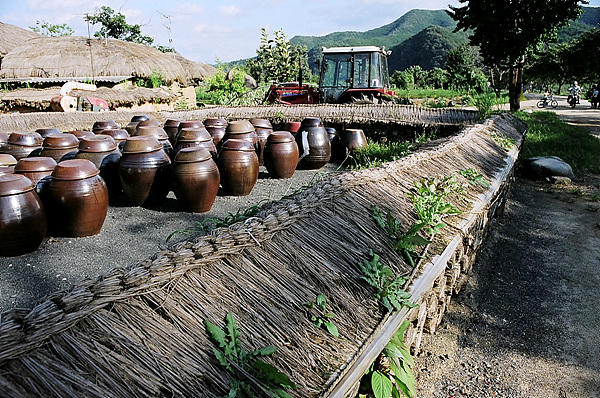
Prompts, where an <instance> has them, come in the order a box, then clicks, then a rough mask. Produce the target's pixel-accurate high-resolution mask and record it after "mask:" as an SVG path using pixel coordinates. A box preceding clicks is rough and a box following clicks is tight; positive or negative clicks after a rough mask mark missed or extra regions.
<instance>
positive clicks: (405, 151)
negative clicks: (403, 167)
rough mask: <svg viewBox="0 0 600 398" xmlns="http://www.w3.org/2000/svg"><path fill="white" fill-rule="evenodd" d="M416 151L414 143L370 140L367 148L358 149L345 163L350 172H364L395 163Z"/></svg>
mask: <svg viewBox="0 0 600 398" xmlns="http://www.w3.org/2000/svg"><path fill="white" fill-rule="evenodd" d="M413 150H414V143H412V142H408V141H404V142H385V143H379V142H373V141H371V140H368V144H367V146H365V147H362V148H357V149H356V150H355V151H354V152H353V153H352V154H351V155H350V156H348V159H346V161H345V162H344V163H345V165H346V167H347V168H348V169H350V170H362V169H368V168H372V167H379V166H381V165H382V164H384V163H386V162H393V161H394V160H398V159H400V158H403V157H405V156H407V155H409V154H410V153H411V152H412V151H413Z"/></svg>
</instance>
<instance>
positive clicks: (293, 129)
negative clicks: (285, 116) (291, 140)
mask: <svg viewBox="0 0 600 398" xmlns="http://www.w3.org/2000/svg"><path fill="white" fill-rule="evenodd" d="M301 125H302V123H301V122H287V123H286V124H285V130H286V131H289V132H290V133H292V135H293V136H294V137H295V136H296V133H298V130H300V126H301Z"/></svg>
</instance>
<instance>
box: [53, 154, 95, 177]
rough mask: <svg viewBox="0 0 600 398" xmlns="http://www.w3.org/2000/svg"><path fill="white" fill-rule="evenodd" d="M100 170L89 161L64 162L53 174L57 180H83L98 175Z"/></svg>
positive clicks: (74, 160)
mask: <svg viewBox="0 0 600 398" xmlns="http://www.w3.org/2000/svg"><path fill="white" fill-rule="evenodd" d="M98 173H100V170H98V168H97V167H96V165H95V164H94V163H92V162H91V161H89V160H87V159H71V160H63V161H62V162H60V163H58V164H57V165H56V167H55V168H54V171H53V172H52V178H53V179H55V180H66V181H71V180H83V179H84V178H90V177H93V176H95V175H98Z"/></svg>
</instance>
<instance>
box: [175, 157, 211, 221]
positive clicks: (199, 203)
mask: <svg viewBox="0 0 600 398" xmlns="http://www.w3.org/2000/svg"><path fill="white" fill-rule="evenodd" d="M219 182H220V176H219V169H218V168H217V165H216V163H215V162H214V160H213V159H212V155H211V153H210V152H209V151H207V150H206V149H205V148H199V147H196V148H194V147H191V148H183V149H181V150H180V151H179V152H178V153H177V155H175V160H174V161H173V180H172V184H173V192H174V193H175V197H176V198H177V201H178V202H179V203H180V204H181V207H182V208H183V209H184V210H186V211H189V212H193V213H205V212H207V211H209V210H210V209H211V207H212V205H213V203H214V202H215V199H216V198H217V193H218V192H219Z"/></svg>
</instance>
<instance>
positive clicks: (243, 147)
mask: <svg viewBox="0 0 600 398" xmlns="http://www.w3.org/2000/svg"><path fill="white" fill-rule="evenodd" d="M217 166H218V167H219V173H220V174H221V186H222V187H223V191H224V192H225V193H226V194H227V195H232V196H245V195H248V194H250V192H251V191H252V188H254V185H255V184H256V181H258V171H259V167H260V166H259V165H258V156H257V155H256V148H255V147H254V145H252V143H250V142H248V141H246V140H238V139H235V138H230V139H228V140H227V141H225V142H224V143H223V146H222V147H221V151H220V152H219V157H218V158H217Z"/></svg>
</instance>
